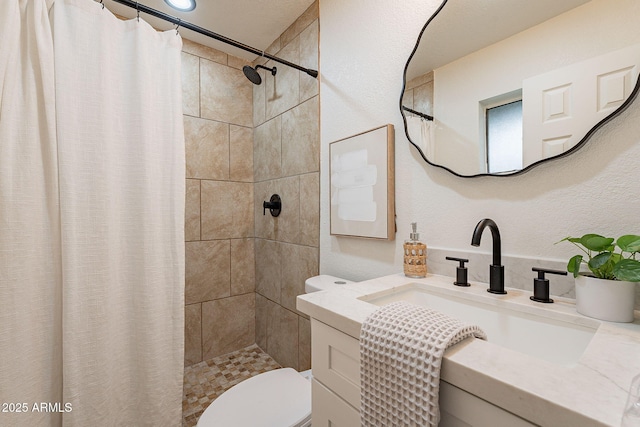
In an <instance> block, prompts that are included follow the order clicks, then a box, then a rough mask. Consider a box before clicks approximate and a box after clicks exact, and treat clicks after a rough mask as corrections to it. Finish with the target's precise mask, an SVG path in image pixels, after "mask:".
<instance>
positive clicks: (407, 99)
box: [402, 89, 413, 109]
mask: <svg viewBox="0 0 640 427" xmlns="http://www.w3.org/2000/svg"><path fill="white" fill-rule="evenodd" d="M402 105H403V106H405V107H409V108H411V109H413V89H408V90H405V91H404V93H403V94H402Z"/></svg>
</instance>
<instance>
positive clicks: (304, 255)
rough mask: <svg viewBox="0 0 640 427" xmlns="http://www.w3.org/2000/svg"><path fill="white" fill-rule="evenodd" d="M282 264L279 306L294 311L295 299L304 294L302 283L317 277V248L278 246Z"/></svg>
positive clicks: (282, 244)
mask: <svg viewBox="0 0 640 427" xmlns="http://www.w3.org/2000/svg"><path fill="white" fill-rule="evenodd" d="M280 245H281V247H280V251H281V259H282V261H281V263H282V285H281V290H280V304H281V305H282V306H283V307H285V308H288V309H289V310H291V311H296V312H297V310H296V297H297V296H298V295H303V294H304V282H305V280H307V279H308V278H309V277H312V276H317V275H318V248H313V247H310V246H301V245H291V244H287V243H281V244H280Z"/></svg>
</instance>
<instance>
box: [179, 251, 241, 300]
mask: <svg viewBox="0 0 640 427" xmlns="http://www.w3.org/2000/svg"><path fill="white" fill-rule="evenodd" d="M230 250H231V249H230V243H229V241H228V240H217V241H208V242H186V243H185V261H186V262H185V264H186V266H185V276H186V277H185V279H186V280H185V282H186V287H185V303H186V304H193V303H197V302H202V301H209V300H212V299H216V298H223V297H228V296H229V295H230V293H231V287H230V257H231V254H230Z"/></svg>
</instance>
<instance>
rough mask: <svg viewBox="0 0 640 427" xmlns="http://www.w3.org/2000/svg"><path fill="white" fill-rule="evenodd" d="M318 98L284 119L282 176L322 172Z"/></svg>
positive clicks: (296, 108) (288, 113)
mask: <svg viewBox="0 0 640 427" xmlns="http://www.w3.org/2000/svg"><path fill="white" fill-rule="evenodd" d="M318 119H319V106H318V97H314V98H311V99H310V100H308V101H306V102H304V103H302V104H300V105H298V106H296V107H295V108H292V109H291V110H289V111H287V112H285V113H284V114H283V115H282V175H283V176H291V175H299V174H302V173H307V172H317V171H319V170H320V125H319V122H318Z"/></svg>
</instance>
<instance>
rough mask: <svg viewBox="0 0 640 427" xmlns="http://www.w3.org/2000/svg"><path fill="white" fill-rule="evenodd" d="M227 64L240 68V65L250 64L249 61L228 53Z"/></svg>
mask: <svg viewBox="0 0 640 427" xmlns="http://www.w3.org/2000/svg"><path fill="white" fill-rule="evenodd" d="M227 65H228V66H229V67H231V68H235V69H237V70H242V67H244V66H245V65H251V61H247V60H246V59H242V58H238V57H237V56H233V55H229V56H228V58H227Z"/></svg>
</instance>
